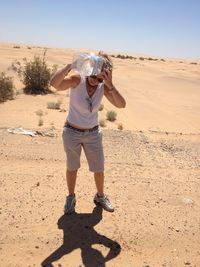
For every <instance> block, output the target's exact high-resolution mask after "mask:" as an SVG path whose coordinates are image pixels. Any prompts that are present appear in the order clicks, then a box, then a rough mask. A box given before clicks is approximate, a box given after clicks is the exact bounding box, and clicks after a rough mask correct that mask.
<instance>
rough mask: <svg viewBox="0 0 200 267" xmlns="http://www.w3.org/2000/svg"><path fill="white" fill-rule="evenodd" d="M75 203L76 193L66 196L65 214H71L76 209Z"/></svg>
mask: <svg viewBox="0 0 200 267" xmlns="http://www.w3.org/2000/svg"><path fill="white" fill-rule="evenodd" d="M75 205H76V197H75V195H73V196H72V195H69V196H67V198H66V203H65V206H64V213H65V214H71V213H73V212H74V211H75Z"/></svg>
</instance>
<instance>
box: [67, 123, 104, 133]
mask: <svg viewBox="0 0 200 267" xmlns="http://www.w3.org/2000/svg"><path fill="white" fill-rule="evenodd" d="M64 127H66V128H70V129H72V130H75V131H78V132H82V133H84V132H94V131H96V130H98V129H99V125H96V126H94V127H93V128H90V129H79V128H76V127H74V126H71V125H70V124H65V126H64Z"/></svg>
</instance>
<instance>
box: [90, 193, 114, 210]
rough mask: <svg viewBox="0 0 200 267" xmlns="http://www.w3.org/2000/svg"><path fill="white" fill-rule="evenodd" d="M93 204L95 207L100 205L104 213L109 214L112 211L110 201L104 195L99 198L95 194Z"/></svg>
mask: <svg viewBox="0 0 200 267" xmlns="http://www.w3.org/2000/svg"><path fill="white" fill-rule="evenodd" d="M94 203H95V204H96V205H100V206H101V207H102V208H103V209H104V210H106V211H109V212H113V211H114V208H113V207H112V205H111V203H110V200H109V199H108V197H107V196H106V195H104V196H103V197H99V196H98V194H96V195H95V197H94Z"/></svg>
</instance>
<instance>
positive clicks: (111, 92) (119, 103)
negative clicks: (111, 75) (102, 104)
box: [104, 85, 126, 108]
mask: <svg viewBox="0 0 200 267" xmlns="http://www.w3.org/2000/svg"><path fill="white" fill-rule="evenodd" d="M104 95H105V97H106V98H107V99H108V101H109V102H110V103H111V104H113V105H114V106H115V107H117V108H125V106H126V101H125V99H124V98H123V96H122V95H121V94H120V93H119V91H118V90H117V89H116V88H115V87H114V86H112V87H111V88H110V89H109V88H108V87H107V86H106V85H105V87H104Z"/></svg>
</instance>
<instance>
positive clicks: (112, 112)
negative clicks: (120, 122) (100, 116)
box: [106, 110, 117, 121]
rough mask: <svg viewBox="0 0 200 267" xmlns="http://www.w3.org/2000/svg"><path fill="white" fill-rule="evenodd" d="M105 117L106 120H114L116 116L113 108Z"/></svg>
mask: <svg viewBox="0 0 200 267" xmlns="http://www.w3.org/2000/svg"><path fill="white" fill-rule="evenodd" d="M106 118H107V120H108V121H115V120H116V118H117V113H116V112H115V111H113V110H110V111H108V112H107V113H106Z"/></svg>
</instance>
